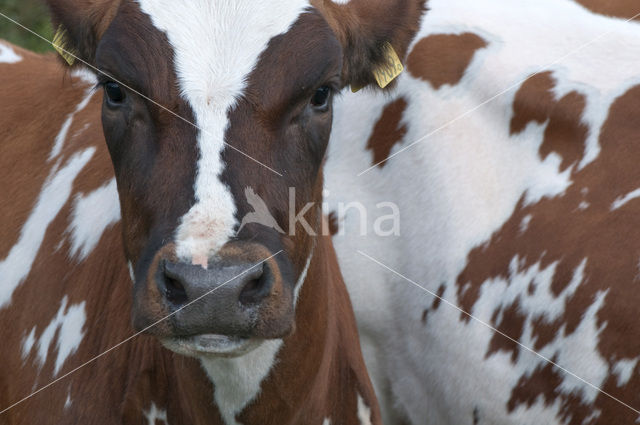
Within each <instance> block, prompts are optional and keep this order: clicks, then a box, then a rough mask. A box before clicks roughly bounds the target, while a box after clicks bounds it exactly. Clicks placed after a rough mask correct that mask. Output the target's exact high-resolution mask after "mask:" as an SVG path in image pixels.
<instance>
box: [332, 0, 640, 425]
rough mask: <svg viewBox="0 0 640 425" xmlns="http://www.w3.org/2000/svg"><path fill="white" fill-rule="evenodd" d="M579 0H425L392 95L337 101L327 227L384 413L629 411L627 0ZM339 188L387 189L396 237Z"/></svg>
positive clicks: (630, 94) (570, 417)
mask: <svg viewBox="0 0 640 425" xmlns="http://www.w3.org/2000/svg"><path fill="white" fill-rule="evenodd" d="M581 3H583V4H581ZM581 3H578V2H574V1H571V0H517V1H515V0H514V1H505V0H472V1H470V0H429V2H428V4H427V6H428V8H429V11H428V12H427V14H426V15H425V17H424V19H423V21H422V26H421V29H420V31H419V33H418V35H417V36H416V37H415V39H414V40H413V42H412V43H411V45H410V48H409V53H408V57H407V72H405V73H404V74H403V75H402V76H400V78H399V81H398V85H397V89H396V90H395V91H394V92H393V93H392V95H391V96H389V95H381V94H378V93H374V92H367V91H363V92H359V93H356V94H347V95H345V96H344V97H341V98H340V99H339V100H338V101H337V103H336V105H335V120H334V128H333V131H332V140H331V143H330V144H329V154H328V161H327V164H326V167H325V176H326V188H327V189H328V191H329V200H330V204H331V208H330V209H329V211H335V218H336V224H337V225H338V226H339V228H340V231H341V232H342V233H344V236H339V235H338V236H336V237H335V238H334V244H335V245H336V250H337V252H338V258H339V260H340V263H341V269H342V272H343V274H344V276H345V282H346V283H347V288H348V289H349V291H350V294H351V296H352V300H353V302H354V307H355V311H356V319H357V320H358V326H359V330H360V334H361V342H362V345H363V352H364V354H365V361H366V362H367V366H368V367H369V372H370V375H371V376H372V380H373V382H374V386H375V387H376V392H377V394H378V397H379V400H380V402H381V408H382V412H383V419H386V421H385V423H388V424H396V423H401V422H402V421H401V418H402V417H405V421H408V422H409V423H411V424H416V425H417V424H419V425H425V424H438V425H440V424H448V425H464V424H469V425H472V424H473V425H486V424H491V425H500V424H517V425H523V424H527V425H528V424H571V425H580V424H590V425H591V424H604V425H611V424H615V425H619V424H633V423H637V422H638V421H639V418H640V365H639V364H638V362H639V360H640V314H639V311H640V310H639V309H640V307H639V306H640V277H639V276H640V268H639V264H640V165H639V164H640V23H639V22H638V21H637V20H636V21H629V22H627V21H626V20H627V19H630V18H632V17H634V16H636V17H637V16H638V14H640V3H639V2H637V1H627V0H620V1H617V0H613V1H611V0H583V1H582V2H581ZM609 14H613V15H614V17H610V16H607V15H609ZM616 16H617V18H616ZM534 72H537V74H536V75H534V76H533V77H531V78H529V79H527V77H528V76H530V75H531V74H532V73H534ZM414 143H415V144H414ZM405 149H406V150H405ZM386 159H388V160H387V161H385V162H381V161H384V160H386ZM370 167H372V168H370ZM365 170H366V172H365ZM348 173H351V174H350V178H347V177H345V176H346V175H349V174H348ZM353 200H358V201H361V202H362V203H363V204H365V205H366V206H367V210H366V212H367V213H368V224H369V225H371V223H372V219H371V218H372V216H374V215H375V214H376V205H377V204H378V203H380V202H383V201H384V202H393V203H395V204H397V206H398V209H399V211H400V214H401V217H400V235H399V236H394V235H391V236H381V237H380V236H376V235H375V234H374V231H373V230H372V229H371V228H369V234H368V236H367V237H365V238H362V237H360V236H359V227H360V215H361V214H360V212H359V210H358V209H356V208H352V209H349V210H348V211H346V212H343V213H340V211H339V209H338V208H337V207H334V204H338V203H345V202H349V201H353ZM339 234H340V233H339ZM358 251H360V252H361V253H358ZM376 262H379V263H381V264H383V265H384V266H386V267H389V268H390V269H392V270H394V271H395V273H394V272H392V271H390V270H388V269H386V268H385V267H382V266H380V265H379V264H376ZM396 273H397V274H396ZM416 286H422V287H424V288H425V289H427V290H428V291H430V292H431V293H433V294H436V295H439V296H441V297H442V298H443V299H444V300H446V301H448V302H450V303H452V304H455V305H456V306H459V307H460V308H462V309H463V310H464V311H466V312H468V313H470V314H472V315H474V316H475V317H476V318H477V319H480V320H481V321H483V322H485V324H487V325H490V326H492V327H495V328H497V329H498V330H499V331H501V332H503V333H504V334H506V335H507V336H509V337H511V338H513V339H514V340H515V341H517V342H519V343H521V344H523V345H524V346H526V347H527V348H530V349H532V350H535V351H536V352H537V353H539V354H540V355H542V356H544V357H545V358H546V359H547V360H549V361H553V362H555V363H556V364H557V365H558V366H559V367H555V366H553V365H552V364H551V363H549V361H547V360H545V359H543V358H541V357H539V356H537V355H535V354H533V353H531V352H529V351H527V350H526V349H525V348H523V347H522V346H519V345H516V344H515V343H514V341H510V340H509V339H507V338H505V337H504V336H503V335H500V334H497V333H496V332H494V331H493V330H491V329H490V328H488V327H487V326H485V325H484V324H482V323H480V322H479V321H477V320H473V319H470V318H469V317H468V316H466V315H464V314H462V313H461V312H460V311H459V310H457V309H455V308H453V307H452V306H451V305H449V304H447V303H446V302H444V301H442V300H441V299H437V298H435V297H434V296H432V295H429V294H427V293H425V291H424V290H421V289H420V288H418V287H416ZM560 367H562V368H564V369H566V370H562V369H560ZM571 374H575V375H576V376H573V375H571ZM581 379H582V380H584V381H582V380H581ZM585 381H586V382H585ZM587 383H588V384H587ZM590 385H593V387H592V386H590ZM596 388H598V389H600V390H601V391H598V390H597V389H596ZM616 399H617V400H616Z"/></svg>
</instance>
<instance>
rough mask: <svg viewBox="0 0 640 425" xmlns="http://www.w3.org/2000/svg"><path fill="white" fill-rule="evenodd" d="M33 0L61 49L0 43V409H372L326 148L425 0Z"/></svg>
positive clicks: (28, 418) (14, 415)
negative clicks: (343, 97)
mask: <svg viewBox="0 0 640 425" xmlns="http://www.w3.org/2000/svg"><path fill="white" fill-rule="evenodd" d="M47 3H48V5H49V8H50V10H51V14H52V18H53V25H54V28H55V29H56V31H57V32H56V39H55V40H56V42H55V46H56V48H57V49H58V50H60V52H61V56H62V57H63V58H64V60H63V59H61V58H54V57H52V56H37V55H35V54H32V53H29V52H27V51H24V50H22V49H19V48H17V47H15V46H12V45H10V44H7V43H2V44H0V87H1V88H2V93H3V100H2V101H1V102H0V143H1V144H2V155H1V159H0V186H1V187H2V193H3V195H2V203H1V204H0V216H1V217H2V224H1V225H0V229H1V230H0V231H1V232H2V233H1V234H0V259H1V261H0V276H1V277H0V323H2V324H3V326H2V333H1V335H2V341H3V347H2V349H1V352H2V359H3V368H2V374H1V375H0V409H2V410H1V413H0V423H3V424H23V423H32V424H35V423H69V424H71V423H91V424H105V425H107V424H164V425H169V424H171V425H176V424H205V423H206V424H225V425H239V424H243V425H250V424H278V425H281V424H310V425H316V424H317V425H329V424H340V425H342V424H380V423H381V419H380V413H379V408H378V405H377V402H376V397H375V394H374V392H373V387H372V385H371V383H370V381H369V378H368V375H367V371H366V369H365V366H364V362H363V359H362V354H361V352H360V347H359V342H358V337H357V329H356V324H355V319H354V317H353V312H352V310H351V304H350V301H349V297H348V294H347V292H346V289H345V287H344V282H343V281H342V278H341V275H340V271H339V268H338V265H337V259H336V257H335V253H334V251H333V248H332V243H331V239H330V238H329V237H328V236H322V235H323V234H324V233H325V232H322V231H321V227H324V226H325V225H324V222H323V219H322V213H321V207H320V206H321V205H322V196H323V194H322V192H323V172H322V166H323V161H324V157H325V151H326V145H327V143H328V139H329V133H330V129H331V124H332V100H333V95H334V93H336V92H338V91H339V90H341V89H342V88H343V87H345V86H349V85H358V86H361V87H366V86H370V85H372V84H374V83H376V81H377V80H376V72H378V73H379V72H380V69H382V68H384V67H387V66H388V63H387V55H388V53H389V52H390V51H391V50H392V51H393V52H394V53H396V54H397V55H399V56H400V57H403V56H404V55H405V53H406V49H407V46H408V43H409V41H410V40H411V39H412V38H413V35H414V34H415V32H416V31H417V29H418V21H419V19H420V17H421V15H422V8H423V4H422V2H414V1H408V0H394V1H369V0H366V1H365V0H354V1H352V2H349V3H348V4H342V3H343V2H332V1H328V0H316V1H314V2H311V3H310V2H308V1H306V0H286V1H280V2H255V1H253V0H228V1H226V0H225V1H215V2H212V1H209V0H192V1H189V2H174V1H161V0H138V1H133V0H48V2H47ZM65 61H66V62H68V63H69V64H70V65H71V68H68V67H67V65H66V64H64V66H63V63H64V62H65ZM381 67H382V68H381ZM377 82H378V83H380V82H379V81H377ZM380 85H381V86H382V84H380ZM292 192H293V194H294V196H293V197H292ZM308 205H311V207H310V208H308V207H307V206H308ZM253 208H256V209H257V210H259V211H253ZM290 210H294V211H293V213H294V214H295V215H294V216H293V218H292V219H290V220H287V218H288V217H289V213H290ZM265 211H266V213H267V215H270V216H271V217H268V218H270V220H262V219H254V216H255V215H264V214H265ZM300 211H302V212H300ZM254 213H255V214H254ZM303 213H304V214H303ZM246 216H249V217H252V219H250V220H243V217H246ZM241 223H242V226H241ZM265 223H267V224H268V225H264V224H265ZM273 223H276V225H273ZM132 325H133V326H132ZM134 330H135V333H134Z"/></svg>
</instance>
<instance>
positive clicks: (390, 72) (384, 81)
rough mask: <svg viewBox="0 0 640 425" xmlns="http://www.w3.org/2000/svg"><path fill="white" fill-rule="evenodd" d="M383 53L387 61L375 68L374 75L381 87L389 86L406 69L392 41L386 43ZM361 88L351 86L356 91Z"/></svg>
mask: <svg viewBox="0 0 640 425" xmlns="http://www.w3.org/2000/svg"><path fill="white" fill-rule="evenodd" d="M383 55H384V58H385V62H384V63H383V64H381V65H379V66H378V67H377V68H376V69H374V70H373V76H374V78H375V79H376V82H377V83H378V85H379V86H380V88H381V89H383V88H385V87H387V86H388V85H389V84H390V83H391V82H392V81H393V80H395V79H396V78H397V77H398V75H400V74H402V71H404V66H402V62H400V58H399V57H398V54H397V53H396V51H395V50H394V48H393V46H392V45H391V43H385V44H384V47H383ZM360 89H362V87H359V86H354V85H352V86H351V91H352V92H354V93H356V92H358V91H360Z"/></svg>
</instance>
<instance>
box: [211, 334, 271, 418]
mask: <svg viewBox="0 0 640 425" xmlns="http://www.w3.org/2000/svg"><path fill="white" fill-rule="evenodd" d="M280 347H282V340H280V339H277V340H268V341H265V342H263V343H262V345H261V346H259V347H258V348H256V349H255V350H253V351H251V352H249V353H247V354H245V355H244V356H240V357H233V358H222V357H221V358H210V359H206V358H203V359H201V363H202V366H203V367H204V369H205V371H206V372H207V375H208V376H209V378H210V379H211V381H213V385H214V386H215V395H214V397H215V402H216V405H217V406H218V409H219V410H220V414H221V416H222V419H223V420H224V422H225V424H226V425H241V424H239V423H238V422H237V421H236V415H238V413H240V412H241V411H242V410H243V409H244V408H245V407H246V406H247V405H248V404H249V403H250V402H251V401H252V400H254V399H255V398H256V397H257V395H258V394H259V393H260V385H261V384H262V381H263V380H264V379H265V378H266V377H267V375H269V372H270V371H271V369H272V368H273V366H274V365H275V360H276V355H277V354H278V351H279V350H280Z"/></svg>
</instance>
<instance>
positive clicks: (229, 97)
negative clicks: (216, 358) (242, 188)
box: [138, 0, 309, 266]
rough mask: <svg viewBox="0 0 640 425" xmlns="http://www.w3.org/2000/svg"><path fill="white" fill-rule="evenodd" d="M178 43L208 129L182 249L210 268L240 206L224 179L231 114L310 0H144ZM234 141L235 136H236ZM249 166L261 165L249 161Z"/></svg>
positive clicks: (185, 89) (181, 231)
mask: <svg viewBox="0 0 640 425" xmlns="http://www.w3.org/2000/svg"><path fill="white" fill-rule="evenodd" d="M138 2H139V4H140V6H141V9H142V10H143V11H144V12H145V13H147V14H149V15H150V16H151V19H152V22H153V24H154V25H155V26H156V27H157V28H158V29H160V30H161V31H164V32H165V33H166V35H167V37H168V39H169V43H170V44H171V47H172V48H173V51H174V52H173V53H174V59H175V64H176V65H175V66H176V74H177V76H178V85H179V87H180V90H181V93H182V96H183V97H184V98H185V99H186V100H187V101H188V102H189V105H190V106H191V108H192V109H193V112H194V116H195V123H196V124H197V125H198V127H199V128H200V131H199V134H198V140H197V143H198V148H199V151H200V157H199V160H198V164H197V176H196V181H195V197H196V203H195V205H193V206H192V208H191V209H190V210H189V212H188V213H187V214H186V215H185V216H184V217H183V218H182V221H181V224H180V226H179V227H178V230H177V232H176V242H177V248H176V250H177V254H178V256H179V257H180V258H181V259H182V260H183V261H189V260H190V261H192V262H194V263H197V264H201V265H203V266H206V265H207V261H208V258H209V257H210V256H211V255H212V254H213V253H215V251H216V250H218V249H219V248H220V247H221V246H222V245H223V244H224V243H225V242H227V241H228V240H229V238H230V237H232V236H233V229H234V226H235V225H236V224H237V223H236V221H237V220H236V219H235V212H236V206H235V203H234V200H233V197H232V195H231V192H230V191H229V188H228V187H226V186H225V185H224V184H223V183H222V182H221V181H220V174H221V173H222V171H223V170H224V167H225V164H223V163H222V159H221V152H222V151H223V149H224V147H225V146H224V142H225V133H226V130H227V127H228V125H229V120H228V113H229V111H230V110H231V109H232V108H233V107H234V106H235V104H236V102H237V99H238V98H239V97H240V96H241V95H242V93H243V91H244V89H245V86H246V79H247V76H248V75H249V74H250V73H251V71H252V70H253V69H254V67H255V65H256V63H257V61H258V59H259V56H260V54H261V53H262V52H263V51H264V50H265V48H266V47H267V44H268V43H269V41H270V40H271V39H272V38H273V37H275V36H276V35H279V34H282V33H284V32H286V31H287V30H288V29H289V27H290V26H291V25H292V24H293V23H294V22H295V21H296V20H297V19H298V17H299V16H300V14H301V13H302V12H303V11H304V9H305V8H306V7H308V6H309V3H308V1H307V0H284V1H279V2H256V1H254V0H219V1H215V2H212V1H210V0H192V1H189V2H175V1H173V0H138ZM228 142H229V143H231V144H232V143H233V140H230V141H228ZM247 166H257V165H254V164H248V163H247Z"/></svg>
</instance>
